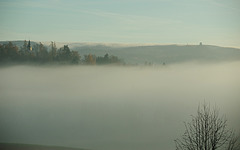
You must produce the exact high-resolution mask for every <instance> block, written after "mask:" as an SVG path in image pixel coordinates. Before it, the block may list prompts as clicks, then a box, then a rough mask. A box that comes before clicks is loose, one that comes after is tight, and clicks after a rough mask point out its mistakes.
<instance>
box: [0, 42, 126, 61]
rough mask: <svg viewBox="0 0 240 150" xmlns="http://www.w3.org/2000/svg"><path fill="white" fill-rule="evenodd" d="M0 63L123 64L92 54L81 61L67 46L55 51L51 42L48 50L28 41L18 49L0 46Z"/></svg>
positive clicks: (110, 58)
mask: <svg viewBox="0 0 240 150" xmlns="http://www.w3.org/2000/svg"><path fill="white" fill-rule="evenodd" d="M0 62H1V63H4V62H35V63H60V64H88V65H96V64H99V65H101V64H123V61H122V60H120V59H119V58H118V57H117V56H113V55H111V56H109V54H105V55H104V56H98V57H97V56H96V55H94V54H88V55H84V57H83V59H81V56H80V54H79V52H78V51H73V50H70V48H69V47H68V45H64V46H63V47H61V48H59V49H57V47H56V43H55V42H51V44H50V48H47V47H46V46H44V45H43V44H42V43H41V42H40V43H36V44H34V45H33V46H31V42H30V41H28V42H27V41H26V40H25V41H24V43H23V45H22V46H21V47H20V48H19V47H18V46H16V45H14V44H13V43H12V42H8V43H7V44H0Z"/></svg>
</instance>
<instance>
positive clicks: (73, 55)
mask: <svg viewBox="0 0 240 150" xmlns="http://www.w3.org/2000/svg"><path fill="white" fill-rule="evenodd" d="M80 58H81V57H80V55H79V53H78V52H77V51H72V52H71V63H73V64H78V63H79V61H80Z"/></svg>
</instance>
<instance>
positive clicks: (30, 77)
mask: <svg viewBox="0 0 240 150" xmlns="http://www.w3.org/2000/svg"><path fill="white" fill-rule="evenodd" d="M239 66H240V62H228V63H211V64H207V63H206V64H193V63H185V64H184V63H182V64H178V65H177V64H175V65H166V66H159V67H141V66H133V67H122V66H115V67H114V66H57V67H56V66H27V65H18V66H8V67H1V68H0V72H1V75H0V120H1V123H0V142H11V143H28V144H41V145H59V146H70V147H80V148H87V149H93V150H123V149H124V150H146V149H148V150H157V149H158V150H159V149H164V150H172V149H175V145H174V139H176V138H178V137H179V136H181V135H182V134H183V132H184V124H183V122H184V121H190V119H191V115H194V114H196V109H197V107H198V105H199V104H202V103H203V102H204V101H205V102H206V103H209V104H210V105H211V106H217V108H219V110H220V114H223V115H226V117H227V119H228V127H230V128H234V129H235V130H236V131H238V132H239V127H240V118H239V114H240V109H239V106H240V92H239V89H240V69H239Z"/></svg>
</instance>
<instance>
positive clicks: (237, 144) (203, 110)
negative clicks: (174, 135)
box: [175, 104, 240, 150]
mask: <svg viewBox="0 0 240 150" xmlns="http://www.w3.org/2000/svg"><path fill="white" fill-rule="evenodd" d="M185 129H186V130H185V133H184V134H183V135H182V137H181V138H180V139H176V140H175V144H176V149H177V150H240V139H239V138H240V137H239V136H236V134H235V133H234V131H233V130H232V129H228V128H227V119H226V118H225V117H224V116H219V112H218V110H217V109H216V108H214V109H211V108H210V106H209V105H206V104H203V105H202V107H199V108H198V111H197V115H196V116H192V120H191V122H189V123H185Z"/></svg>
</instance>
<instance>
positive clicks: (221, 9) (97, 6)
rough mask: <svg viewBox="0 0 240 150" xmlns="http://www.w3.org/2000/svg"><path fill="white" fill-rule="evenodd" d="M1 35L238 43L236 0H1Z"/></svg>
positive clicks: (239, 6) (4, 37)
mask: <svg viewBox="0 0 240 150" xmlns="http://www.w3.org/2000/svg"><path fill="white" fill-rule="evenodd" d="M0 20H1V21H0V40H23V39H27V40H28V39H31V40H36V41H51V40H52V41H58V42H61V41H66V42H120V43H122V42H124V43H159V44H168V43H176V44H187V43H188V44H198V43H199V42H200V41H202V42H203V43H204V44H213V45H220V46H232V47H240V41H239V39H240V1H239V0H41V1H39V0H0Z"/></svg>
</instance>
